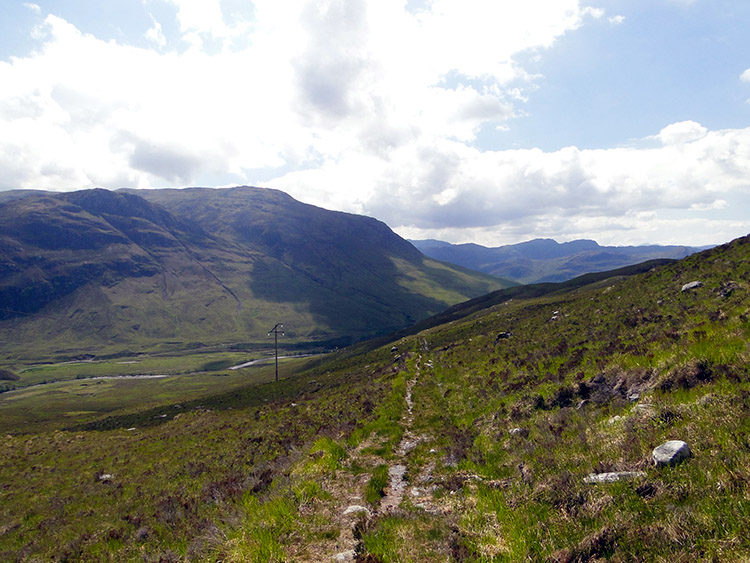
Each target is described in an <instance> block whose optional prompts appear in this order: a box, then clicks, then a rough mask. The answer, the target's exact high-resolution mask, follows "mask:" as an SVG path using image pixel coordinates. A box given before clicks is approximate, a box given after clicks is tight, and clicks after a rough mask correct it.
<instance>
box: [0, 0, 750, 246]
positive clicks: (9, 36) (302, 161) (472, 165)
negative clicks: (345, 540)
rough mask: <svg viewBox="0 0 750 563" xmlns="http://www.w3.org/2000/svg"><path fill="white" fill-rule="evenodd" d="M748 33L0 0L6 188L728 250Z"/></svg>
mask: <svg viewBox="0 0 750 563" xmlns="http://www.w3.org/2000/svg"><path fill="white" fill-rule="evenodd" d="M748 29H750V2H748V1H747V0H283V1H280V0H107V1H106V2H101V1H94V0H49V1H41V0H39V1H37V2H35V3H32V2H16V1H14V0H3V15H2V17H0V189H15V188H36V189H47V190H56V191H62V190H73V189H82V188H91V187H106V188H112V189H114V188H119V187H142V188H145V187H168V186H172V187H174V186H176V187H181V186H211V187H216V186H231V185H243V184H247V185H256V186H264V187H273V188H279V189H282V190H284V191H286V192H288V193H289V194H291V195H292V196H294V197H295V198H297V199H299V200H301V201H304V202H307V203H313V204H316V205H320V206H322V207H326V208H328V209H337V210H343V211H350V212H355V213H363V214H366V215H371V216H374V217H377V218H379V219H381V220H383V221H385V222H386V223H388V225H390V226H391V227H392V228H393V229H394V230H396V231H397V232H398V233H399V234H401V235H403V236H406V237H409V238H438V239H442V240H448V241H451V242H477V243H480V244H485V245H489V246H495V245H500V244H509V243H514V242H520V241H523V240H528V239H530V238H535V237H551V238H555V239H557V240H559V241H566V240H572V239H576V238H593V239H595V240H597V241H598V242H600V243H602V244H618V245H623V244H642V243H663V244H667V243H674V244H696V245H697V244H712V243H721V242H725V241H728V240H730V239H732V238H735V237H737V236H741V235H744V234H747V233H749V232H750V38H749V37H748V32H747V30H748Z"/></svg>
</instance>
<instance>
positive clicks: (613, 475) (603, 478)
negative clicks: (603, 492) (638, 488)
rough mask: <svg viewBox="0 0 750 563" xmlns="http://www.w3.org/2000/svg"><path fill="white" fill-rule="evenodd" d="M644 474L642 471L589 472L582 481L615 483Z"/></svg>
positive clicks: (643, 475)
mask: <svg viewBox="0 0 750 563" xmlns="http://www.w3.org/2000/svg"><path fill="white" fill-rule="evenodd" d="M645 476H646V473H645V472H643V471H613V472H610V473H589V475H588V476H587V477H585V478H584V479H583V482H584V483H589V484H596V483H615V482H617V481H626V480H631V479H639V478H641V477H645Z"/></svg>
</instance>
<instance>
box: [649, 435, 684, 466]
mask: <svg viewBox="0 0 750 563" xmlns="http://www.w3.org/2000/svg"><path fill="white" fill-rule="evenodd" d="M692 455H693V454H692V452H691V451H690V446H688V445H687V444H686V443H685V442H683V441H682V440H669V441H667V442H664V443H663V444H661V445H660V446H657V447H656V448H654V452H653V458H654V464H655V465H656V466H657V467H665V466H668V465H669V466H671V465H677V464H678V463H681V462H683V461H684V460H686V459H687V458H689V457H690V456H692Z"/></svg>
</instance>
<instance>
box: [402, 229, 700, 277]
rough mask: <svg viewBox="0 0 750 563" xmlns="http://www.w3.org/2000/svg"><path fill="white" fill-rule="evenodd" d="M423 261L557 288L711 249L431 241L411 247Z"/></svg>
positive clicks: (578, 242)
mask: <svg viewBox="0 0 750 563" xmlns="http://www.w3.org/2000/svg"><path fill="white" fill-rule="evenodd" d="M410 242H411V243H412V244H414V246H416V247H417V248H418V249H419V250H421V251H422V252H424V253H425V254H426V255H427V256H430V257H432V258H435V259H436V260H442V261H445V262H449V263H452V264H457V265H460V266H463V267H465V268H469V269H472V270H475V271H478V272H484V273H488V274H491V275H495V276H498V277H503V278H507V279H512V280H514V281H516V282H518V283H522V284H529V283H541V282H561V281H566V280H569V279H572V278H574V277H576V276H580V275H583V274H586V273H590V272H597V271H607V270H613V269H616V268H621V267H624V266H630V265H633V264H637V263H640V262H645V261H647V260H653V259H660V258H671V259H680V258H684V257H685V256H689V255H690V254H693V253H695V252H698V251H700V250H705V249H706V248H710V247H689V246H679V245H641V246H602V245H599V243H597V242H596V241H594V240H589V239H578V240H573V241H568V242H563V243H559V242H557V241H555V240H554V239H550V238H537V239H532V240H529V241H525V242H521V243H517V244H510V245H505V246H498V247H486V246H482V245H479V244H475V243H464V244H452V243H449V242H444V241H439V240H435V239H428V240H411V241H410Z"/></svg>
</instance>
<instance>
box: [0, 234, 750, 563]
mask: <svg viewBox="0 0 750 563" xmlns="http://www.w3.org/2000/svg"><path fill="white" fill-rule="evenodd" d="M620 274H622V272H620ZM591 281H592V283H589V284H581V283H577V284H572V286H570V285H569V286H567V287H566V286H558V287H557V291H550V292H546V293H545V294H543V295H536V296H532V297H527V298H524V297H523V296H517V298H514V299H513V300H506V301H504V302H492V301H491V300H490V301H488V302H487V303H486V304H487V307H485V308H482V307H477V308H475V309H474V310H473V311H471V313H470V314H468V315H467V316H461V317H460V318H459V317H457V318H455V319H454V320H451V321H449V322H447V323H445V324H440V325H436V326H433V327H431V328H430V329H428V330H425V331H423V332H421V333H419V334H415V335H409V336H405V337H404V338H402V339H400V340H399V341H398V342H396V347H397V350H393V349H392V347H391V346H392V344H391V343H389V344H388V345H387V346H385V347H381V348H379V349H376V350H369V351H367V352H364V353H357V352H356V351H355V350H347V351H344V352H343V353H337V354H332V355H330V356H329V357H328V358H327V359H326V360H325V362H324V363H323V364H322V365H316V366H315V367H314V368H312V369H310V370H308V371H307V372H305V373H299V374H296V375H295V376H294V377H292V378H289V379H282V381H281V382H279V383H278V384H274V383H271V384H268V385H262V386H256V387H251V388H248V389H246V390H240V391H235V392H232V393H228V394H225V395H221V396H214V397H206V398H204V399H201V401H200V403H198V404H194V403H195V402H190V403H181V404H180V405H179V406H177V405H172V406H169V407H164V408H163V409H162V410H161V411H158V412H156V411H148V412H146V413H143V414H142V417H141V419H140V420H139V419H138V413H135V414H134V415H133V416H129V417H121V418H119V419H118V418H117V417H114V418H112V419H109V420H106V421H102V422H101V424H100V425H99V426H97V425H93V426H89V427H87V428H102V429H104V428H107V430H94V431H91V430H89V429H87V428H83V427H77V428H75V429H74V430H75V431H74V432H49V433H38V434H31V435H23V431H24V430H26V431H32V430H28V429H23V428H22V429H21V431H20V432H19V433H17V435H14V436H6V438H5V440H4V441H3V442H2V443H0V481H2V482H3V483H4V487H3V489H2V490H1V491H0V494H1V495H2V501H3V502H2V503H0V516H2V522H3V524H2V526H3V527H2V528H0V557H2V558H4V559H18V560H35V559H52V558H59V559H78V560H97V559H98V560H133V561H135V560H144V559H145V560H150V561H158V560H173V561H177V560H196V561H253V560H262V561H274V560H276V561H282V560H283V561H328V560H333V559H334V557H336V558H337V559H338V560H350V561H351V560H357V559H358V560H360V561H382V562H383V563H390V562H399V561H415V562H430V561H458V562H470V561H471V562H474V561H498V562H514V561H555V562H575V561H594V560H609V561H695V560H704V561H730V562H733V561H738V562H739V561H747V560H748V558H749V557H750V540H748V536H747V533H746V527H747V522H748V521H749V520H750V469H749V468H750V368H749V366H750V345H748V342H750V237H744V238H742V239H739V240H737V241H734V242H732V243H731V244H727V245H724V246H721V247H717V248H715V249H712V250H710V251H706V252H703V253H700V254H696V255H693V256H691V257H689V258H687V259H684V260H681V261H679V262H675V263H669V264H664V265H661V266H657V267H655V268H652V269H650V270H649V271H647V272H644V273H641V274H636V275H632V276H625V275H616V276H613V277H607V276H604V275H602V276H598V277H596V278H591ZM694 281H699V282H701V283H700V284H693V285H690V286H688V287H685V285H686V284H689V283H690V282H694ZM463 312H464V313H465V312H466V311H463ZM316 364H317V362H316ZM15 400H19V399H15ZM2 401H3V399H2V397H0V404H1V403H2ZM174 412H179V413H180V415H179V416H174V414H172V415H171V416H167V414H166V413H174ZM160 413H164V417H162V415H161V414H160ZM159 421H165V422H164V423H163V424H158V422H159ZM155 423H156V424H157V425H156V426H153V424H155ZM62 424H64V422H63V421H61V425H62ZM112 428H114V430H113V429H112ZM667 440H684V441H685V442H686V443H687V444H688V445H689V448H690V450H691V451H692V455H691V456H690V457H689V458H687V459H684V460H682V461H681V462H680V463H676V464H675V465H674V466H664V467H661V466H656V465H655V464H654V462H653V459H652V452H653V450H654V449H655V448H656V447H657V446H659V445H660V444H662V443H664V442H666V441H667ZM613 473H615V474H617V475H618V477H611V476H610V477H607V478H606V479H605V478H602V479H603V480H602V481H601V482H597V481H596V479H592V478H591V475H592V474H594V475H604V474H608V475H611V474H613ZM607 479H609V480H607ZM618 479H619V480H618Z"/></svg>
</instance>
